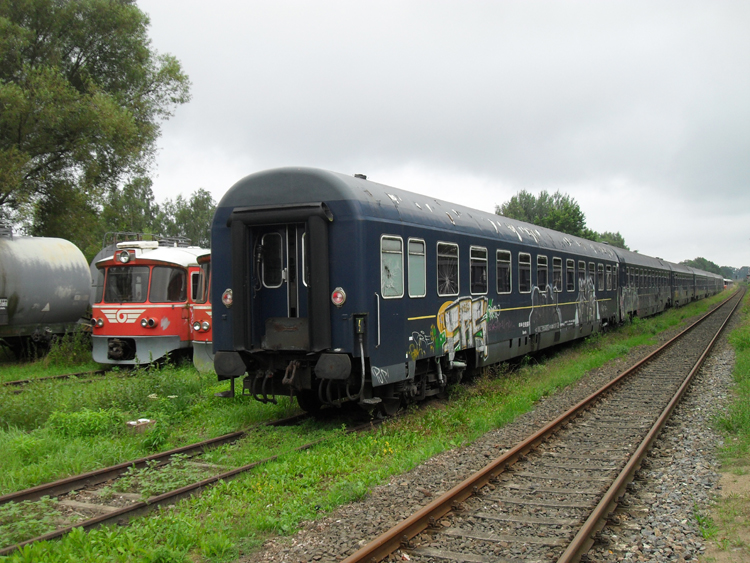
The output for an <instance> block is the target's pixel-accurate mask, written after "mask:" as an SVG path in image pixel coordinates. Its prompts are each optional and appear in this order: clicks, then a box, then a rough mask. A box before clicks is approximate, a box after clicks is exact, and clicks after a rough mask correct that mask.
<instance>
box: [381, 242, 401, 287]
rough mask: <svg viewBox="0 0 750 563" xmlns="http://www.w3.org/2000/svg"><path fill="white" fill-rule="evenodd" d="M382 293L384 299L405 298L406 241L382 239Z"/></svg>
mask: <svg viewBox="0 0 750 563" xmlns="http://www.w3.org/2000/svg"><path fill="white" fill-rule="evenodd" d="M380 292H381V295H382V296H383V299H388V298H395V297H403V296H404V241H402V240H401V238H400V237H387V236H384V237H382V238H381V239H380Z"/></svg>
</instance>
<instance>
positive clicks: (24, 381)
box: [3, 369, 110, 387]
mask: <svg viewBox="0 0 750 563" xmlns="http://www.w3.org/2000/svg"><path fill="white" fill-rule="evenodd" d="M109 371H110V370H108V369H98V370H94V371H85V372H81V373H64V374H62V375H47V376H45V377H34V378H31V379H17V380H15V381H4V382H3V385H4V386H6V387H22V386H24V385H28V384H29V383H38V382H42V381H54V380H56V379H74V378H80V377H93V376H97V375H105V374H106V373H108V372H109Z"/></svg>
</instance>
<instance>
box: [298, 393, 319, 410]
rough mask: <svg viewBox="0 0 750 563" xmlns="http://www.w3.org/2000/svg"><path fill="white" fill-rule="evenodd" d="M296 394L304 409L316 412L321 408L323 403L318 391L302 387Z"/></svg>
mask: <svg viewBox="0 0 750 563" xmlns="http://www.w3.org/2000/svg"><path fill="white" fill-rule="evenodd" d="M295 396H296V397H297V403H298V404H299V406H300V408H301V409H302V410H303V411H305V412H309V413H316V412H318V411H319V410H320V406H321V403H320V399H319V398H318V394H317V393H314V392H313V391H310V390H309V389H302V390H301V391H297V392H296V393H295Z"/></svg>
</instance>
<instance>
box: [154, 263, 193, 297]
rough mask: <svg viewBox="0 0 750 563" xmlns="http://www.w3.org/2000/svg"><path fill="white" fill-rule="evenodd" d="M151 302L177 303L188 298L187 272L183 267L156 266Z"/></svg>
mask: <svg viewBox="0 0 750 563" xmlns="http://www.w3.org/2000/svg"><path fill="white" fill-rule="evenodd" d="M148 299H149V301H151V303H177V302H180V301H186V300H187V272H185V270H183V269H182V268H172V267H170V266H154V271H153V272H152V273H151V291H150V292H149V295H148Z"/></svg>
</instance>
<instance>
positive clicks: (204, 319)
mask: <svg viewBox="0 0 750 563" xmlns="http://www.w3.org/2000/svg"><path fill="white" fill-rule="evenodd" d="M198 264H199V265H200V275H199V277H198V291H197V295H196V299H195V303H193V305H192V306H191V307H190V314H191V317H190V320H191V323H190V324H191V327H192V330H193V365H195V367H196V368H197V369H198V371H211V370H212V369H214V351H213V346H214V343H213V338H212V334H213V319H212V317H211V314H212V313H211V253H210V252H206V253H205V254H203V255H201V256H198Z"/></svg>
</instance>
